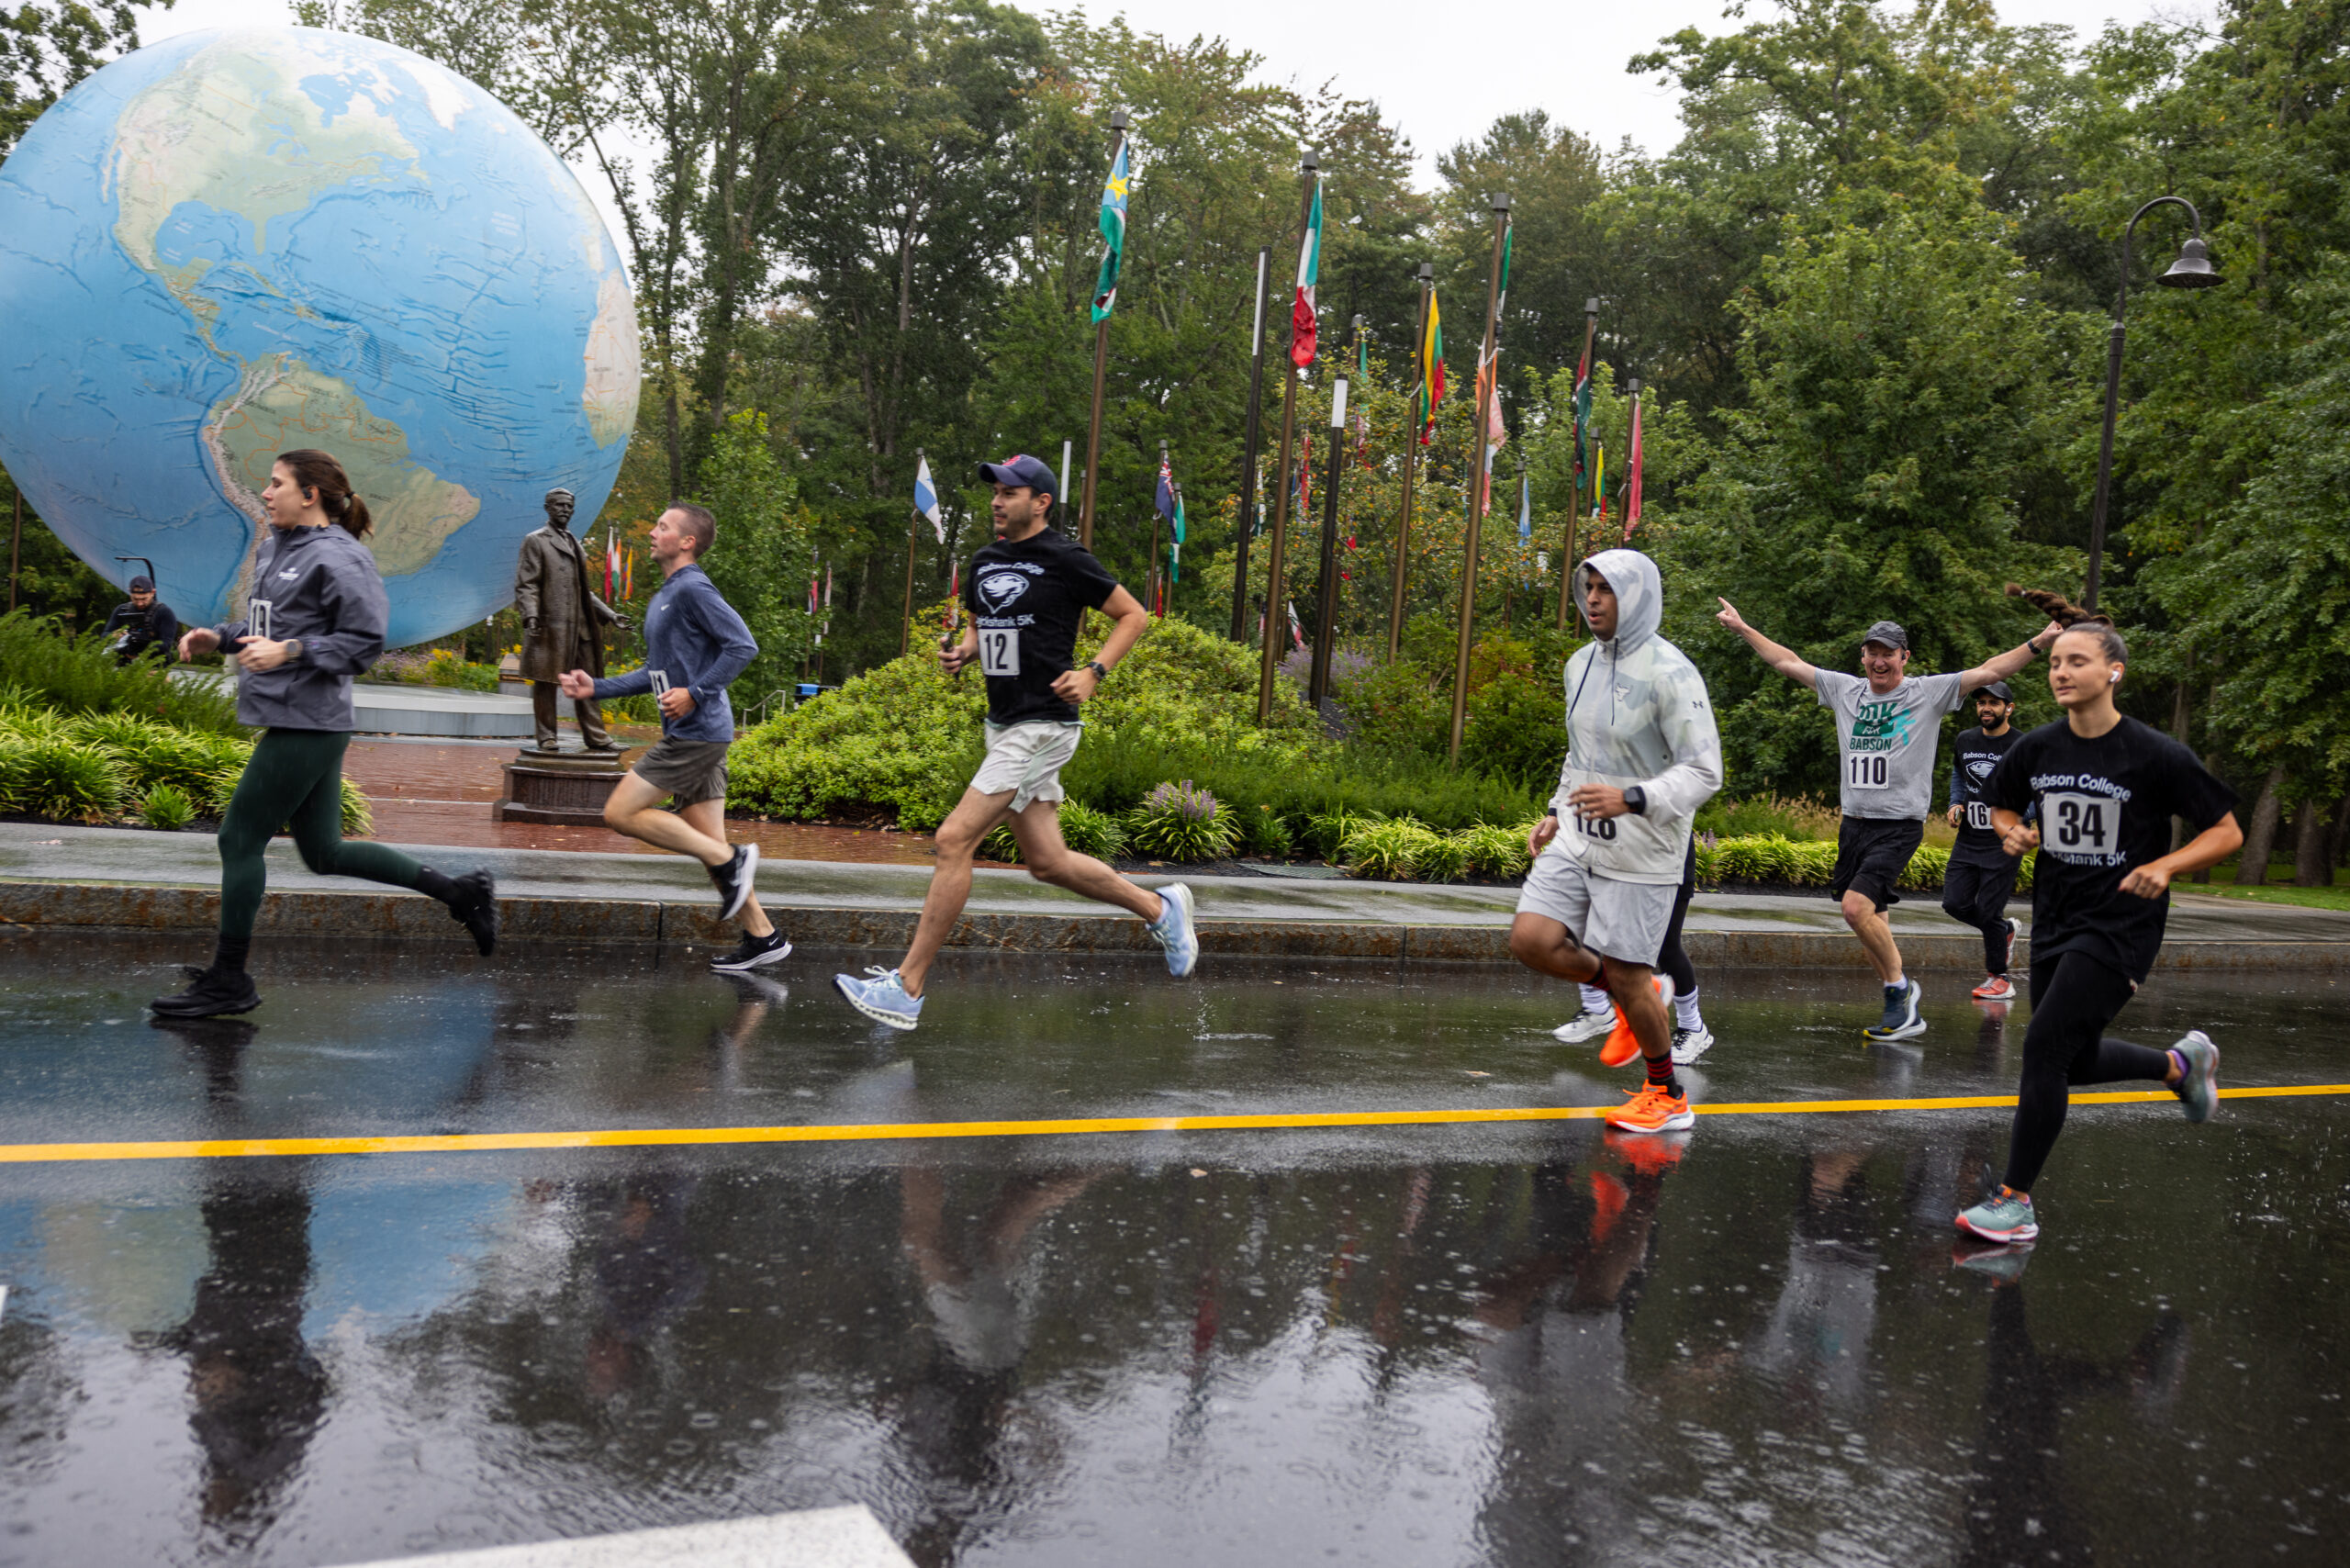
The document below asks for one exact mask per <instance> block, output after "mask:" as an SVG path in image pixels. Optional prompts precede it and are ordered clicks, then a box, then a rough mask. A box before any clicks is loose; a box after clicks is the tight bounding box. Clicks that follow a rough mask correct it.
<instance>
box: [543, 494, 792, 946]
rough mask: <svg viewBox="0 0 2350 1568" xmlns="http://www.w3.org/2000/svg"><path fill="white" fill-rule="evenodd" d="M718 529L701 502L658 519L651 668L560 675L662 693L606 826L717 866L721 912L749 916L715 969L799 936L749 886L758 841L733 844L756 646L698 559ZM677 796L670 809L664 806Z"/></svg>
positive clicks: (594, 692)
mask: <svg viewBox="0 0 2350 1568" xmlns="http://www.w3.org/2000/svg"><path fill="white" fill-rule="evenodd" d="M717 534H718V524H717V520H715V519H714V518H712V517H711V515H710V513H709V512H708V511H707V510H703V509H702V508H700V507H697V506H687V505H684V504H683V503H680V504H678V505H677V506H673V507H671V508H670V509H669V510H667V511H665V512H663V513H662V514H661V521H658V522H656V523H655V524H654V525H653V559H654V560H655V562H657V563H659V565H660V567H661V577H662V582H661V588H660V591H659V592H658V593H655V595H654V596H653V602H652V603H651V604H650V605H648V606H647V607H646V608H645V611H644V647H645V658H644V667H643V669H635V670H631V671H629V672H628V673H627V674H626V675H620V676H611V677H609V678H602V679H599V678H595V677H593V676H590V675H589V674H588V672H587V671H586V670H579V669H575V670H569V671H566V672H565V674H564V676H563V677H562V678H561V679H560V680H559V681H557V682H556V684H557V685H559V686H560V687H562V688H563V694H564V695H565V697H568V698H571V699H572V700H575V701H576V700H579V699H582V698H587V697H599V698H600V697H634V696H637V695H638V694H640V693H643V692H650V691H658V692H659V694H660V708H661V739H660V740H659V741H658V742H656V743H655V745H654V746H653V748H652V749H651V750H649V751H647V752H646V753H645V754H644V755H643V756H641V757H639V758H638V759H637V762H636V766H635V767H632V768H631V769H630V770H629V772H628V775H627V777H625V778H622V779H621V781H620V783H619V784H618V785H616V786H614V788H613V790H612V794H611V798H610V800H609V801H605V802H604V823H605V825H606V826H608V827H610V829H611V830H612V831H613V832H615V833H624V834H628V836H629V837H631V838H634V839H639V840H642V841H643V842H644V843H646V844H650V845H652V846H655V847H656V848H659V849H666V850H668V851H670V852H671V853H672V854H677V855H690V856H692V857H694V858H695V859H697V860H699V861H700V862H701V863H702V865H703V866H705V867H707V868H709V871H710V879H711V881H712V882H715V883H716V884H717V885H718V897H719V902H720V903H721V905H722V910H723V914H724V918H726V919H728V920H737V919H739V920H740V921H741V922H742V924H743V940H742V942H741V943H740V944H739V945H738V946H736V947H735V948H734V950H733V952H731V953H727V954H723V955H722V956H721V957H719V958H713V959H711V965H710V967H711V969H723V970H731V971H734V972H738V973H739V972H746V971H748V970H751V969H761V968H764V967H765V966H767V965H768V964H774V963H779V962H781V961H782V960H783V959H784V958H788V957H789V955H790V953H791V944H790V943H789V942H787V941H785V940H784V936H783V933H782V932H780V931H778V930H777V929H776V928H775V925H774V924H773V923H772V922H770V921H769V920H768V919H767V912H766V911H764V910H762V909H761V908H760V907H759V901H758V896H757V894H755V892H753V891H752V888H751V881H752V878H753V876H754V874H755V872H756V871H757V870H758V866H759V846H757V845H755V844H742V845H729V844H728V843H727V842H726V748H727V747H728V746H729V745H733V741H734V710H733V707H732V706H731V705H729V703H728V702H727V700H726V688H727V687H728V686H729V685H730V684H732V683H733V679H734V678H735V677H736V676H738V675H740V674H742V673H743V671H744V668H745V667H746V666H748V665H749V664H750V662H751V661H752V659H754V658H755V657H757V656H758V652H759V645H758V644H757V643H755V642H754V641H753V640H752V638H751V629H750V628H749V627H748V626H745V625H744V624H743V618H742V617H741V616H740V615H737V614H735V613H734V607H733V605H730V604H728V603H727V602H726V600H725V599H724V598H723V597H722V596H721V595H720V593H719V591H718V585H717V584H715V583H713V582H711V580H710V574H709V573H707V572H705V571H703V570H702V569H701V566H699V561H700V558H701V556H702V554H704V553H705V552H707V551H708V550H709V549H710V546H711V542H712V541H713V540H714V539H715V538H716V537H717ZM672 796H674V797H675V798H676V799H677V812H675V813H674V814H672V813H670V812H665V811H663V810H661V802H662V801H663V800H664V799H666V798H668V797H672Z"/></svg>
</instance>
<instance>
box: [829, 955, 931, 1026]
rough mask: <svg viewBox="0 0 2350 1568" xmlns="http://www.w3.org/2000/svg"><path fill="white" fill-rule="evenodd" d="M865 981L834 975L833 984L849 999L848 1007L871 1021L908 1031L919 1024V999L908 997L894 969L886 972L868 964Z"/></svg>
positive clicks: (920, 1009) (920, 1019)
mask: <svg viewBox="0 0 2350 1568" xmlns="http://www.w3.org/2000/svg"><path fill="white" fill-rule="evenodd" d="M865 972H866V974H867V977H868V978H867V979H865V980H858V979H857V978H856V976H854V975H834V977H833V984H834V985H835V986H838V987H839V988H840V993H841V994H842V995H843V996H845V997H846V998H848V1004H849V1005H850V1006H851V1007H854V1008H856V1010H857V1011H858V1012H859V1013H862V1014H865V1015H866V1016H867V1018H870V1019H872V1020H873V1021H874V1022H875V1023H876V1024H887V1025H890V1028H892V1029H911V1028H912V1027H913V1026H914V1025H917V1024H919V1023H921V1022H922V998H921V997H919V996H908V995H907V994H906V987H905V982H904V981H902V980H900V979H899V978H898V971H897V970H895V969H883V968H882V967H881V966H880V965H878V964H869V965H867V966H866V970H865Z"/></svg>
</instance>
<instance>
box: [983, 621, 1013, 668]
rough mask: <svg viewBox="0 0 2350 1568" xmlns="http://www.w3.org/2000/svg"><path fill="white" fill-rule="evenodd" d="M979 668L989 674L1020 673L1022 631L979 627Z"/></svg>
mask: <svg viewBox="0 0 2350 1568" xmlns="http://www.w3.org/2000/svg"><path fill="white" fill-rule="evenodd" d="M979 668H980V669H981V670H982V671H984V672H985V673H986V674H989V675H1018V674H1019V673H1020V633H1017V632H1010V631H995V630H992V629H990V628H988V627H984V626H983V627H981V628H980V629H979Z"/></svg>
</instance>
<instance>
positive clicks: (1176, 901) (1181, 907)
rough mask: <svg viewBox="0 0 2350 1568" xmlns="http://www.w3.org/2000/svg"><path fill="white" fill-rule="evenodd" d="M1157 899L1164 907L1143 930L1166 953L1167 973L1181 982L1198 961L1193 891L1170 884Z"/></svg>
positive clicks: (1198, 944) (1198, 935) (1198, 952)
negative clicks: (1193, 926)
mask: <svg viewBox="0 0 2350 1568" xmlns="http://www.w3.org/2000/svg"><path fill="white" fill-rule="evenodd" d="M1158 898H1159V902H1161V903H1162V904H1164V905H1165V906H1166V907H1165V908H1163V909H1161V910H1160V911H1159V912H1158V919H1157V920H1154V921H1152V922H1151V923H1150V924H1148V925H1147V926H1145V927H1144V928H1143V929H1144V930H1146V931H1148V932H1149V933H1150V935H1151V938H1152V940H1154V941H1156V942H1157V943H1158V945H1159V946H1162V947H1164V948H1166V949H1167V972H1168V973H1169V974H1170V975H1173V976H1174V977H1176V978H1177V979H1178V980H1181V978H1182V977H1183V976H1185V975H1188V974H1190V973H1191V972H1192V967H1193V966H1194V965H1196V964H1197V963H1198V962H1199V961H1200V934H1199V933H1198V932H1197V931H1195V930H1193V929H1192V890H1191V889H1189V888H1187V887H1185V886H1184V885H1183V884H1182V883H1181V882H1169V883H1168V884H1167V885H1166V886H1165V887H1163V888H1161V889H1159V890H1158Z"/></svg>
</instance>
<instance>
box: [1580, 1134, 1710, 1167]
mask: <svg viewBox="0 0 2350 1568" xmlns="http://www.w3.org/2000/svg"><path fill="white" fill-rule="evenodd" d="M1692 1137H1695V1134H1693V1133H1686V1132H1679V1133H1649V1134H1632V1133H1621V1132H1617V1130H1616V1129H1615V1128H1614V1127H1610V1128H1608V1129H1607V1131H1606V1134H1605V1135H1603V1136H1602V1137H1601V1139H1600V1141H1601V1142H1602V1143H1604V1144H1605V1145H1606V1148H1607V1152H1608V1153H1610V1154H1612V1155H1614V1156H1615V1157H1616V1158H1617V1159H1620V1160H1622V1161H1623V1162H1624V1163H1625V1165H1627V1166H1628V1167H1629V1168H1630V1169H1631V1170H1633V1171H1635V1172H1637V1173H1638V1174H1639V1175H1642V1176H1661V1175H1662V1174H1663V1173H1664V1172H1666V1171H1668V1170H1672V1169H1673V1167H1674V1166H1676V1165H1678V1164H1680V1163H1681V1157H1682V1156H1683V1155H1684V1154H1685V1153H1687V1152H1688V1150H1689V1140H1690V1138H1692Z"/></svg>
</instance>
